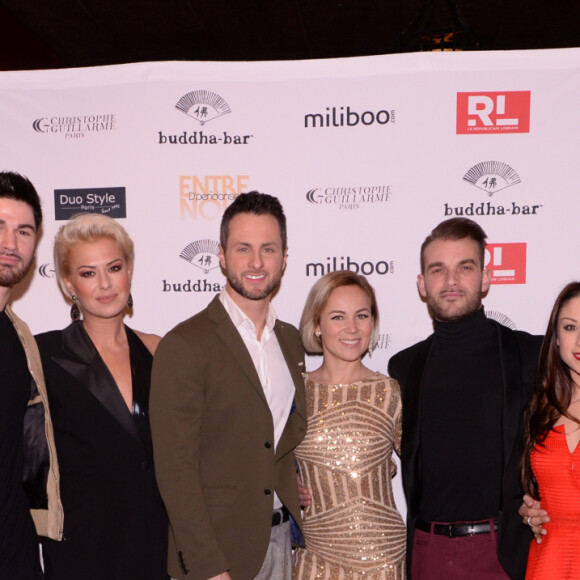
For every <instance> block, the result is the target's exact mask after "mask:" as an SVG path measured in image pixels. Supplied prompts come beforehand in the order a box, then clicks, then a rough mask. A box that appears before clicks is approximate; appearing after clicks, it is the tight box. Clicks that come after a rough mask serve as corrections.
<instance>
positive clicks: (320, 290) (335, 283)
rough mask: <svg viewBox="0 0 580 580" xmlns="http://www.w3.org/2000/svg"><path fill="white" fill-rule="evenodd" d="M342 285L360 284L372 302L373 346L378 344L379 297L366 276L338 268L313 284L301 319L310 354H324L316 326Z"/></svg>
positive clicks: (304, 343) (307, 350)
mask: <svg viewBox="0 0 580 580" xmlns="http://www.w3.org/2000/svg"><path fill="white" fill-rule="evenodd" d="M342 286H358V287H359V288H360V289H361V290H362V291H363V292H364V293H365V294H366V295H367V296H368V297H369V300H370V302H371V315H372V317H373V329H372V332H371V342H370V345H371V347H372V348H374V347H375V345H376V344H377V340H378V338H379V309H378V306H377V298H376V296H375V291H374V289H373V287H372V286H371V285H370V284H369V283H368V281H367V279H366V278H365V277H364V276H360V275H359V274H355V273H354V272H352V271H351V270H337V271H336V272H330V273H328V274H325V275H324V276H322V278H320V280H318V281H317V282H316V284H314V286H312V288H311V290H310V293H309V294H308V298H307V299H306V304H305V305H304V311H303V312H302V318H301V319H300V336H301V338H302V344H303V345H304V350H305V351H306V352H307V353H309V354H322V340H321V339H320V337H319V336H316V335H315V334H314V332H315V329H316V327H317V326H318V325H319V324H320V315H321V314H322V311H323V310H324V307H325V306H326V303H327V302H328V299H329V298H330V295H331V293H332V291H333V290H336V289H337V288H340V287H342Z"/></svg>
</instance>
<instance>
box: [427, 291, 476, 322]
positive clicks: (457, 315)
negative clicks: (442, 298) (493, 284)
mask: <svg viewBox="0 0 580 580" xmlns="http://www.w3.org/2000/svg"><path fill="white" fill-rule="evenodd" d="M481 299H482V296H481V292H480V293H478V295H477V296H472V297H471V299H470V300H469V302H467V304H465V306H464V307H463V308H461V309H460V310H455V311H454V313H453V315H452V316H450V315H449V314H447V311H445V310H443V309H442V308H440V307H439V304H438V303H437V302H436V301H435V300H433V298H432V297H430V296H427V306H428V307H429V311H430V312H431V316H432V317H433V318H435V320H439V321H441V322H454V321H457V320H461V319H462V318H465V317H466V316H470V315H471V314H473V313H474V312H476V311H477V310H479V309H480V308H481Z"/></svg>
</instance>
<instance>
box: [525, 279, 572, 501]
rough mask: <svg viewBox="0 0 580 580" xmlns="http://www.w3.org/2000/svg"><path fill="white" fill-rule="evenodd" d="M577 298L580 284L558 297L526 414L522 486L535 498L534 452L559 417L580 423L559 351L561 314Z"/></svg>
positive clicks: (566, 370) (537, 492)
mask: <svg viewBox="0 0 580 580" xmlns="http://www.w3.org/2000/svg"><path fill="white" fill-rule="evenodd" d="M578 296H580V282H571V283H570V284H568V285H567V286H566V287H565V288H564V289H563V290H562V292H560V294H559V296H558V298H556V302H555V304H554V308H552V313H551V314H550V320H549V322H548V328H547V329H546V336H545V337H544V342H543V343H542V350H541V351H540V361H539V363H538V374H537V380H536V387H535V391H534V393H533V395H532V398H531V400H530V404H529V406H528V410H527V411H526V417H525V424H526V428H525V435H524V443H525V447H524V455H523V458H522V484H523V488H524V491H525V492H526V493H529V494H530V495H531V496H532V497H534V498H536V499H540V492H539V489H538V482H537V481H536V478H535V477H534V473H533V471H532V467H531V465H530V454H531V452H532V449H533V448H534V447H535V446H537V445H539V446H542V445H543V443H544V441H545V439H546V437H547V436H548V433H549V432H550V430H551V429H552V428H553V427H554V424H555V423H556V421H557V420H558V418H559V417H561V416H564V417H567V418H568V419H570V420H571V421H574V422H575V423H579V424H580V421H579V420H578V419H576V418H575V417H573V416H572V415H570V414H569V413H568V407H569V406H570V402H571V400H572V394H573V393H574V390H575V388H576V387H575V385H574V381H573V380H572V377H571V375H570V369H569V368H568V365H566V363H565V362H564V361H563V360H562V357H561V356H560V349H559V348H558V321H559V318H560V312H561V310H562V307H563V306H564V305H565V304H566V303H567V302H568V301H569V300H571V299H572V298H576V297H578Z"/></svg>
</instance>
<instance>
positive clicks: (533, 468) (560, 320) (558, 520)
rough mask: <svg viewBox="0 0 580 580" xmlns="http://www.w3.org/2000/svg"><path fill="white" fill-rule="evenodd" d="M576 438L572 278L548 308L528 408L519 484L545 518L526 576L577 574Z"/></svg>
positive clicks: (578, 413) (579, 459)
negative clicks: (544, 333)
mask: <svg viewBox="0 0 580 580" xmlns="http://www.w3.org/2000/svg"><path fill="white" fill-rule="evenodd" d="M579 442H580V282H573V283H571V284H568V285H567V286H566V287H565V288H564V289H563V290H562V292H561V293H560V295H559V296H558V298H557V299H556V303H555V304H554V308H553V309H552V314H551V315H550V321H549V323H548V329H547V331H546V337H545V338H544V343H543V345H542V351H541V353H540V362H539V366H538V380H537V386H536V391H535V392H534V394H533V395H532V399H531V401H530V407H529V410H528V421H527V429H526V442H525V443H526V447H525V452H524V459H523V464H522V465H523V469H522V471H523V485H524V489H525V491H526V493H528V494H530V495H531V496H532V497H533V498H534V499H536V500H541V505H542V508H543V509H545V510H546V511H547V512H548V515H549V516H550V521H549V522H547V523H545V524H544V527H545V529H546V532H547V533H546V534H545V535H543V536H542V541H541V543H536V542H535V541H532V543H531V545H530V553H529V557H528V567H527V570H526V580H554V579H556V578H557V579H558V580H566V579H572V578H574V579H577V578H580V507H579V506H580V446H579V445H578V443H579ZM529 520H530V518H528V522H529Z"/></svg>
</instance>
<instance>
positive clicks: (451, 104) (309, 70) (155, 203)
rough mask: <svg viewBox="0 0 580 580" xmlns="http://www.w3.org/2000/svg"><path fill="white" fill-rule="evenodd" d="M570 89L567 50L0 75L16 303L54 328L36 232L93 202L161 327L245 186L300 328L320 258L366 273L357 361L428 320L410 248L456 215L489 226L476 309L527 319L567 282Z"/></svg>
mask: <svg viewBox="0 0 580 580" xmlns="http://www.w3.org/2000/svg"><path fill="white" fill-rule="evenodd" d="M579 95H580V49H564V50H540V51H522V52H520V51H514V52H492V53H489V52H488V53H486V52H473V53H434V54H430V53H423V54H404V55H391V56H377V57H367V58H351V59H337V60H322V61H299V62H248V63H210V62H163V63H139V64H128V65H121V66H112V67H102V68H87V69H71V70H52V71H32V72H30V71H27V72H4V73H0V126H1V127H2V132H1V137H0V159H1V164H0V165H1V169H9V170H15V171H18V172H21V173H23V174H25V175H27V176H28V177H30V179H31V180H32V181H33V183H34V184H35V185H36V187H37V189H38V191H39V193H40V194H41V197H42V200H43V209H44V228H43V234H42V239H41V241H40V245H39V249H38V253H37V261H36V266H35V270H34V275H33V276H31V277H30V279H29V284H28V286H26V285H23V288H22V290H20V288H19V289H18V290H19V293H18V294H17V295H16V301H15V304H14V308H15V310H16V312H17V313H18V314H19V315H20V316H22V317H23V318H24V319H25V320H27V321H28V322H29V324H30V326H31V328H32V330H33V331H34V332H41V331H45V330H49V329H55V328H63V327H64V326H66V325H67V324H68V321H69V316H68V306H67V305H66V303H65V301H64V299H63V298H62V296H61V294H60V292H59V290H58V287H57V283H56V280H55V278H54V268H53V259H52V241H53V238H54V235H55V233H56V231H57V229H58V227H59V226H60V225H61V224H62V223H64V220H67V219H68V218H69V217H70V216H72V215H74V214H76V213H78V212H85V211H88V212H103V213H106V214H108V215H110V216H112V217H115V218H117V219H119V220H120V221H121V223H123V225H124V226H125V227H126V228H127V230H128V231H129V233H130V235H131V236H132V238H133V239H134V241H135V244H136V264H135V271H134V278H133V297H134V301H135V308H134V315H133V318H132V319H130V320H128V324H129V325H131V326H134V327H136V328H138V329H141V330H144V331H149V332H156V333H159V334H164V333H165V332H166V331H167V330H169V329H170V328H171V327H172V326H174V325H175V324H176V323H177V322H179V321H181V320H182V319H185V318H187V317H189V316H190V315H192V314H194V313H196V312H197V311H199V310H200V309H202V308H203V307H205V306H206V304H207V303H208V302H209V301H210V300H211V298H212V297H213V295H214V294H215V293H216V292H218V291H219V289H220V288H221V287H222V285H223V284H224V277H223V275H222V273H221V272H220V268H219V262H218V240H219V223H220V219H221V215H222V213H223V211H224V209H225V208H226V207H227V206H228V205H229V204H230V203H231V202H232V200H233V199H234V198H235V197H236V196H237V195H238V194H239V193H241V192H244V191H249V190H252V189H257V190H259V191H262V192H266V193H270V194H273V195H276V196H278V197H279V198H280V200H281V201H282V203H283V205H284V208H285V210H286V214H287V217H288V230H289V231H288V237H289V258H288V268H287V271H286V274H285V276H284V279H283V283H282V287H281V289H280V292H279V294H278V295H277V296H276V298H275V301H274V304H275V308H276V310H277V311H278V313H279V314H280V317H281V318H283V319H285V320H288V321H290V322H292V323H294V324H296V325H297V324H298V321H299V318H300V314H301V311H302V307H303V305H304V301H305V298H306V295H307V292H308V290H309V289H310V287H311V286H312V284H313V283H314V282H315V281H316V280H317V279H318V278H319V277H320V276H321V275H323V274H324V273H327V272H329V271H332V270H336V269H340V268H349V269H352V270H354V271H357V272H359V273H362V274H365V275H366V276H367V277H368V279H369V281H370V282H371V284H372V285H373V286H374V287H375V289H376V291H377V295H378V299H379V306H380V312H381V335H380V340H379V345H378V349H377V350H376V351H375V352H374V353H373V355H372V359H371V360H369V361H368V365H369V366H370V367H371V368H373V369H376V370H380V371H383V372H385V371H386V366H387V361H388V359H389V358H390V356H392V355H393V354H394V353H395V352H397V351H398V350H400V349H401V348H403V347H406V346H408V345H409V344H412V343H414V342H416V341H418V340H420V339H423V338H424V337H425V336H426V335H427V334H429V333H430V331H431V321H430V318H429V316H428V313H427V308H426V306H425V304H423V303H422V302H421V300H420V298H419V294H418V292H417V289H416V275H417V273H418V272H419V247H420V244H421V242H422V241H423V239H424V238H425V236H426V235H427V234H428V233H429V231H430V230H431V229H432V228H433V227H434V226H435V225H436V224H437V223H439V222H440V221H442V220H443V219H446V218H449V217H453V216H467V217H470V218H473V219H475V220H476V221H478V222H479V223H480V224H481V225H482V226H483V228H484V229H485V230H486V232H487V234H488V236H489V240H488V241H489V246H488V251H487V254H486V259H487V265H488V267H489V268H490V269H491V273H492V279H493V284H492V287H491V289H490V291H489V295H488V297H487V298H486V299H485V301H484V304H485V307H486V311H487V314H488V316H491V317H493V318H495V319H497V320H499V321H501V322H503V323H504V324H506V325H508V326H511V327H513V328H518V329H523V330H528V331H530V332H534V333H542V332H544V330H545V325H546V322H547V318H548V312H549V309H550V307H551V305H552V303H553V300H554V298H555V296H556V295H557V293H558V291H559V289H560V288H561V287H562V286H563V285H564V284H565V283H567V282H568V281H570V280H573V279H578V278H580V264H579V262H580V257H579V253H580V243H579V239H578V238H579V233H578V232H579V225H580V196H579V195H578V179H579V176H580V107H578V97H579ZM25 286H26V287H25ZM317 364H318V361H317V360H316V359H313V360H310V361H309V366H310V368H313V367H314V366H315V365H317ZM398 503H399V505H400V507H401V508H403V509H404V500H403V497H402V494H401V493H400V490H399V492H398Z"/></svg>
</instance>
